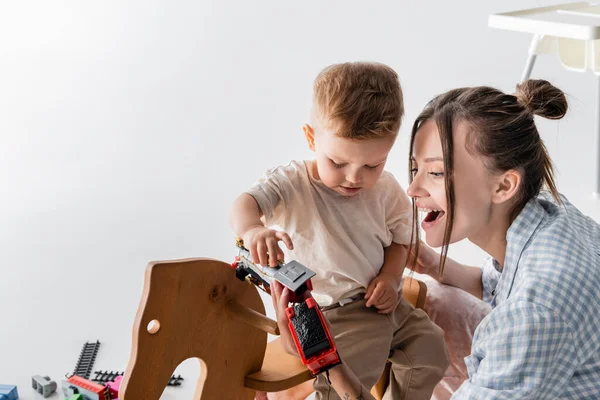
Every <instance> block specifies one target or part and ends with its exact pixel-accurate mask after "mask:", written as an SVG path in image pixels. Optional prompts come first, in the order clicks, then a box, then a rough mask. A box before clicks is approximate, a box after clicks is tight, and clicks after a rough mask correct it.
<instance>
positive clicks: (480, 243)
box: [468, 212, 510, 268]
mask: <svg viewBox="0 0 600 400" xmlns="http://www.w3.org/2000/svg"><path fill="white" fill-rule="evenodd" d="M509 227H510V219H509V218H508V216H507V215H506V214H505V213H498V212H497V213H494V212H492V216H491V218H490V219H489V221H488V224H486V226H485V227H484V228H483V229H482V230H481V232H479V233H478V234H476V235H473V236H471V237H469V238H468V239H469V240H470V241H471V242H472V243H473V244H475V245H476V246H477V247H479V248H481V249H482V250H483V251H485V252H486V253H487V254H489V255H490V256H492V257H493V258H494V260H496V262H497V263H498V264H499V265H500V268H504V258H505V257H506V246H507V242H506V233H507V232H508V228H509Z"/></svg>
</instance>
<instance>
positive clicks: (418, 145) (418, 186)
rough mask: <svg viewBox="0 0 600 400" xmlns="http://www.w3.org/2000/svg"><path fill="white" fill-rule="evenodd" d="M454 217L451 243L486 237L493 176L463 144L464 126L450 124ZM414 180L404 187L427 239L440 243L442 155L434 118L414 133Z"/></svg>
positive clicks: (443, 203) (443, 189)
mask: <svg viewBox="0 0 600 400" xmlns="http://www.w3.org/2000/svg"><path fill="white" fill-rule="evenodd" d="M452 130H453V132H454V133H453V144H454V199H455V204H454V218H453V226H452V233H451V235H450V243H454V242H457V241H460V240H462V239H465V238H474V237H479V236H481V235H483V236H485V235H486V231H487V230H488V223H489V221H490V218H491V211H492V195H493V192H494V182H493V181H494V179H493V177H492V176H491V174H490V173H489V172H488V170H487V168H486V166H485V165H484V163H483V159H482V158H481V157H480V156H477V155H472V154H470V153H469V152H468V151H467V149H466V147H465V139H466V137H467V125H466V124H464V123H457V124H455V125H454V126H453V129H452ZM411 161H412V168H411V169H412V174H413V181H412V183H411V184H410V186H409V187H408V189H407V193H408V195H409V196H410V197H413V198H414V199H415V201H416V204H417V207H418V208H419V211H420V212H419V214H420V217H421V218H420V219H421V220H422V223H421V227H422V228H423V230H424V231H425V235H426V239H425V240H426V242H427V244H428V245H430V246H432V247H440V246H442V245H443V239H444V232H445V229H446V221H447V219H446V218H447V215H448V214H447V210H448V208H449V205H448V204H447V201H446V185H445V181H444V173H445V171H444V155H443V152H442V143H441V140H440V135H439V132H438V128H437V126H436V124H435V121H433V120H428V121H426V122H424V123H423V124H422V125H421V127H420V128H419V130H418V131H417V133H416V136H415V140H414V146H413V153H412V155H411Z"/></svg>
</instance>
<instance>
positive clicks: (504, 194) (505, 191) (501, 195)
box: [492, 169, 521, 204]
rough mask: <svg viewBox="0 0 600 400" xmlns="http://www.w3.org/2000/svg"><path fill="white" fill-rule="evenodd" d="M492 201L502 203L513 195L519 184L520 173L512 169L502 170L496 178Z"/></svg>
mask: <svg viewBox="0 0 600 400" xmlns="http://www.w3.org/2000/svg"><path fill="white" fill-rule="evenodd" d="M496 179H497V180H496V184H495V188H494V194H493V195H492V201H493V202H494V203H496V204H500V203H504V202H505V201H508V200H510V199H512V198H513V197H515V195H516V194H517V193H518V191H519V186H520V185H521V174H519V173H518V172H517V171H515V170H514V169H511V170H509V171H506V172H504V173H503V174H502V175H500V176H498V177H497V178H496Z"/></svg>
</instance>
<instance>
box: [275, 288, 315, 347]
mask: <svg viewBox="0 0 600 400" xmlns="http://www.w3.org/2000/svg"><path fill="white" fill-rule="evenodd" d="M306 293H308V292H306ZM290 294H291V292H290V289H288V288H286V287H285V286H283V285H282V284H281V283H279V282H277V281H273V282H272V283H271V297H272V298H273V308H274V309H275V315H276V316H277V318H276V319H277V324H278V325H279V337H280V340H281V346H282V347H283V349H284V350H285V351H286V352H287V353H288V354H291V355H293V356H295V357H298V358H299V357H300V355H299V354H298V349H297V348H296V344H295V343H294V339H293V338H292V333H291V332H290V326H289V322H288V317H287V315H286V313H285V309H286V308H288V306H289V304H290ZM306 297H308V296H306Z"/></svg>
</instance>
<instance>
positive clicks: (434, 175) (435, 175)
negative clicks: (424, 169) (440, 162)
mask: <svg viewBox="0 0 600 400" xmlns="http://www.w3.org/2000/svg"><path fill="white" fill-rule="evenodd" d="M429 175H431V176H433V177H434V178H441V177H443V176H444V173H443V172H430V173H429Z"/></svg>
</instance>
